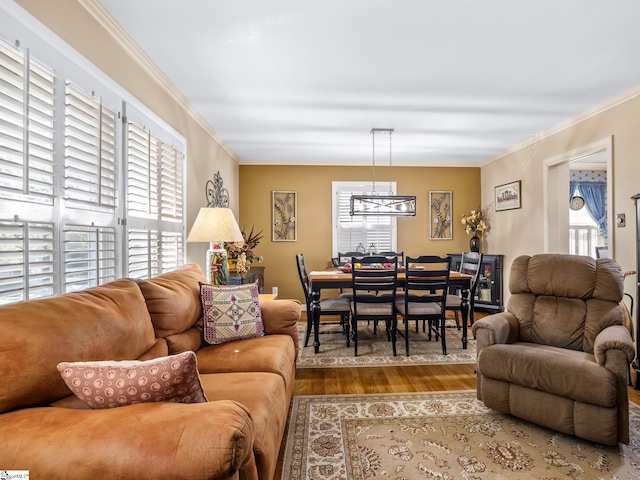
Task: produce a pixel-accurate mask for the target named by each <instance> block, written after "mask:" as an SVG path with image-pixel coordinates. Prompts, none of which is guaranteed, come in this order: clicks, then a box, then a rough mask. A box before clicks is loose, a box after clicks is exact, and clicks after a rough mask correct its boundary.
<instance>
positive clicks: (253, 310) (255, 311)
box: [200, 283, 264, 345]
mask: <svg viewBox="0 0 640 480" xmlns="http://www.w3.org/2000/svg"><path fill="white" fill-rule="evenodd" d="M200 297H201V299H202V311H203V315H204V339H205V341H207V342H208V343H211V344H214V345H215V344H219V343H225V342H231V341H233V340H240V339H242V338H251V337H260V336H262V335H264V325H263V323H262V314H261V312H260V305H259V303H258V285H257V284H255V283H250V284H247V285H225V286H220V285H205V284H201V285H200Z"/></svg>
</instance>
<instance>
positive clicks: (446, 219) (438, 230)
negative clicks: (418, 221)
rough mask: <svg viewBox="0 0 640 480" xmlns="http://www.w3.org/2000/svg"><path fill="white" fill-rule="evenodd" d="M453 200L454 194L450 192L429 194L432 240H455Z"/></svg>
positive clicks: (430, 236) (430, 235)
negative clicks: (452, 221)
mask: <svg viewBox="0 0 640 480" xmlns="http://www.w3.org/2000/svg"><path fill="white" fill-rule="evenodd" d="M452 200H453V193H452V192H451V191H450V190H447V191H431V192H429V205H430V214H429V225H430V227H429V239H430V240H451V239H452V238H453V228H452V226H451V213H452V212H453V207H452V205H451V202H452Z"/></svg>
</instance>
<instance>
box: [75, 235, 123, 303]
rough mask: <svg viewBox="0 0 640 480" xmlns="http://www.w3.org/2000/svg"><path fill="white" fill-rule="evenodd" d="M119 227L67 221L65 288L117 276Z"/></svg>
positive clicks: (99, 281)
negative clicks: (85, 224) (78, 223)
mask: <svg viewBox="0 0 640 480" xmlns="http://www.w3.org/2000/svg"><path fill="white" fill-rule="evenodd" d="M116 241H117V235H116V229H115V228H113V227H95V226H84V225H67V226H66V227H65V229H64V285H65V291H66V292H75V291H78V290H82V289H84V288H88V287H92V286H95V285H100V284H102V283H106V282H110V281H112V280H115V279H116V278H117V271H118V270H117V265H116V261H117V259H116Z"/></svg>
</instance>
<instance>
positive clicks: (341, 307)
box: [296, 253, 351, 347]
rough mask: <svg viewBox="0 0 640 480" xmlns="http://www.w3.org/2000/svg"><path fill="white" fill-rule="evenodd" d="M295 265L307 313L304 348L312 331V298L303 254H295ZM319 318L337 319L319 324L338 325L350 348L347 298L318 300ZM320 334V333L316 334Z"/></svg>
mask: <svg viewBox="0 0 640 480" xmlns="http://www.w3.org/2000/svg"><path fill="white" fill-rule="evenodd" d="M296 264H297V266H298V276H299V277H300V284H301V285H302V291H303V293H304V299H305V304H306V311H307V330H306V333H305V337H304V346H305V347H306V346H307V345H308V344H309V338H310V337H311V332H312V330H313V312H312V311H311V302H312V301H313V296H312V295H311V285H310V282H309V274H308V273H307V266H306V264H305V261H304V254H302V253H298V254H296ZM320 316H321V317H322V316H332V317H339V318H340V320H339V321H337V322H331V321H326V322H321V325H322V326H324V325H340V327H341V329H342V333H343V334H344V335H345V336H346V337H347V339H346V340H347V347H348V346H350V344H351V342H350V336H349V328H350V326H349V319H350V317H351V304H350V302H349V299H348V298H324V299H320ZM318 333H321V332H318Z"/></svg>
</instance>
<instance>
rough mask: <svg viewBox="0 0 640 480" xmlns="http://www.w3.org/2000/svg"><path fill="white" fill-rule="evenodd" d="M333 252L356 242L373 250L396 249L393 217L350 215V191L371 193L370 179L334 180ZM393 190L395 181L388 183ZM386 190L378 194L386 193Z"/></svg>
mask: <svg viewBox="0 0 640 480" xmlns="http://www.w3.org/2000/svg"><path fill="white" fill-rule="evenodd" d="M332 188H333V256H334V257H335V256H337V254H338V252H349V251H355V250H357V249H358V247H359V246H361V247H363V248H365V250H366V251H369V250H370V249H371V248H372V249H373V250H375V251H376V252H387V251H396V232H397V231H396V221H397V220H396V218H395V217H391V216H379V217H376V216H357V215H354V216H351V215H349V211H350V203H351V195H354V194H356V195H362V194H371V193H373V184H372V183H371V182H333V183H332ZM391 188H392V193H391V194H395V189H396V185H395V183H392V185H391ZM386 194H387V192H385V193H384V194H381V195H386Z"/></svg>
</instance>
